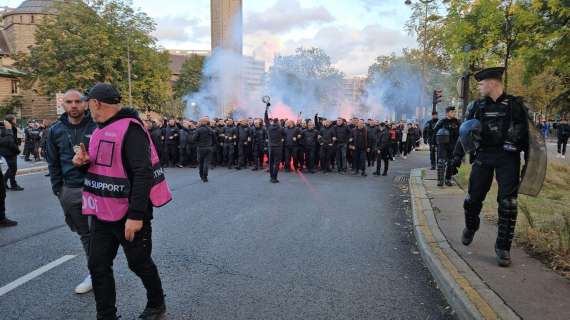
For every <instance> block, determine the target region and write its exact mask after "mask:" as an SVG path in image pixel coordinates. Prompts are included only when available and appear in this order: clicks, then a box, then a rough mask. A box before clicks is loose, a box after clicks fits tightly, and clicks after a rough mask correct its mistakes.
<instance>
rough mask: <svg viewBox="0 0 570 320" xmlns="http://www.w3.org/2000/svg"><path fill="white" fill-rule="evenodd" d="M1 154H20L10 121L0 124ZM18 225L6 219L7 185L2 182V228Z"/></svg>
mask: <svg viewBox="0 0 570 320" xmlns="http://www.w3.org/2000/svg"><path fill="white" fill-rule="evenodd" d="M0 152H2V154H4V153H8V154H10V153H16V152H18V145H16V141H15V140H14V133H13V131H12V124H11V123H10V122H8V121H4V122H0ZM0 178H2V179H4V177H3V175H2V170H0ZM2 181H3V180H2ZM17 224H18V222H16V221H14V220H10V219H8V218H6V185H5V184H4V183H2V182H0V228H2V227H13V226H16V225H17Z"/></svg>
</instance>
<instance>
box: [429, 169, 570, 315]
mask: <svg viewBox="0 0 570 320" xmlns="http://www.w3.org/2000/svg"><path fill="white" fill-rule="evenodd" d="M422 176H423V179H422V183H423V186H424V187H425V192H426V194H427V197H428V198H429V199H430V203H431V206H432V209H433V212H434V216H435V220H436V222H437V226H438V227H439V229H440V231H441V232H442V233H443V235H444V236H445V238H446V240H447V242H448V243H449V245H450V247H451V248H452V249H453V250H454V251H455V252H456V253H457V254H458V255H459V256H460V257H461V258H462V259H463V260H464V261H465V262H466V263H467V265H468V266H469V268H471V269H472V271H474V272H475V274H476V275H478V276H479V277H480V278H481V280H482V281H483V283H484V284H486V285H487V286H488V288H489V289H491V290H492V291H494V292H495V293H496V294H497V295H498V296H499V297H500V298H501V299H502V300H503V301H504V303H505V304H506V305H507V306H508V307H510V308H511V309H512V310H513V311H514V312H515V313H516V314H517V315H518V316H520V317H521V318H523V319H561V320H562V319H570V282H569V281H568V280H566V279H565V278H563V277H562V276H560V275H558V274H556V273H555V272H553V271H551V270H550V269H548V268H547V267H546V266H545V265H543V264H542V263H541V262H540V261H538V260H536V259H534V258H532V257H530V256H529V255H528V254H526V252H525V251H524V250H523V249H521V248H517V247H514V248H513V249H512V251H511V255H512V259H513V264H512V266H511V267H510V268H500V267H498V266H497V263H496V260H495V253H494V249H493V248H494V244H495V239H496V236H497V227H496V225H495V224H491V222H488V221H486V220H484V219H482V225H481V229H480V231H479V232H478V233H477V234H476V236H475V240H474V242H473V243H472V244H471V245H470V246H469V247H466V246H464V245H463V244H461V231H462V229H463V226H464V217H463V209H462V204H463V199H464V197H465V193H464V192H463V190H461V189H460V188H458V187H445V188H440V187H437V186H436V172H435V171H430V170H424V171H423V175H422ZM476 289H477V288H476Z"/></svg>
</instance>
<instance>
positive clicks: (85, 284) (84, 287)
mask: <svg viewBox="0 0 570 320" xmlns="http://www.w3.org/2000/svg"><path fill="white" fill-rule="evenodd" d="M91 290H93V284H92V283H91V275H88V276H87V277H85V279H83V281H82V282H81V283H80V284H78V285H77V287H75V293H77V294H83V293H87V292H89V291H91Z"/></svg>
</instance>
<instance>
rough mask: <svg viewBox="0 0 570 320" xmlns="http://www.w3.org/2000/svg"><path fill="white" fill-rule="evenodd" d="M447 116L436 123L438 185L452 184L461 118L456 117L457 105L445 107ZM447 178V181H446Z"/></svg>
mask: <svg viewBox="0 0 570 320" xmlns="http://www.w3.org/2000/svg"><path fill="white" fill-rule="evenodd" d="M445 114H446V116H447V117H446V118H444V119H441V120H439V121H438V122H437V124H436V125H435V128H434V129H433V131H434V132H435V139H434V140H435V141H436V143H437V181H438V182H437V185H438V186H439V187H441V186H443V184H444V182H445V185H446V186H452V185H453V184H452V183H451V176H452V175H453V169H454V167H453V165H452V161H453V150H454V149H455V144H456V143H457V139H458V138H459V120H457V118H456V116H455V115H456V114H455V107H447V108H446V109H445ZM444 179H445V181H444Z"/></svg>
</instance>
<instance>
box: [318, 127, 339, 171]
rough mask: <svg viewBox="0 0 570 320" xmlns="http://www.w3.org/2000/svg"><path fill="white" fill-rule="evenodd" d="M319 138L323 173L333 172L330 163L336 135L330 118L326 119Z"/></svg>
mask: <svg viewBox="0 0 570 320" xmlns="http://www.w3.org/2000/svg"><path fill="white" fill-rule="evenodd" d="M318 139H319V144H320V145H321V171H322V172H323V173H327V172H331V168H330V163H331V158H332V157H333V146H334V141H335V140H336V137H335V130H334V128H333V126H332V123H331V121H330V120H325V121H324V126H323V127H322V128H321V130H320V131H319V136H318Z"/></svg>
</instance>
